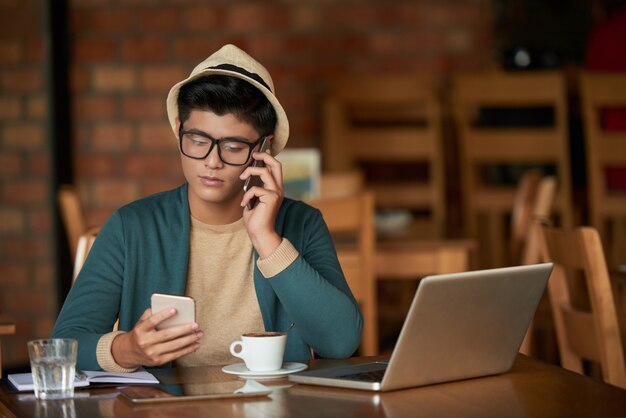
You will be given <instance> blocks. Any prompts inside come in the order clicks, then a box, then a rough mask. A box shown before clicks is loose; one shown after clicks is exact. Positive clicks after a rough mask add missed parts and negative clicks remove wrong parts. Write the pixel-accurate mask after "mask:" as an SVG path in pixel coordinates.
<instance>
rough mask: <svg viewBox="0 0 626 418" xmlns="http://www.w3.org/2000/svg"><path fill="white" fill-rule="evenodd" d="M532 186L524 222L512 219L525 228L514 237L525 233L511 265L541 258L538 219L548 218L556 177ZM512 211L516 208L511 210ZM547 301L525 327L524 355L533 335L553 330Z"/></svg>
mask: <svg viewBox="0 0 626 418" xmlns="http://www.w3.org/2000/svg"><path fill="white" fill-rule="evenodd" d="M532 176H533V177H534V174H532ZM530 181H533V182H534V181H535V179H534V178H532V179H530ZM535 189H536V190H535V191H534V193H533V196H532V198H531V199H530V204H529V205H528V206H530V210H529V213H528V214H527V215H524V217H525V218H526V220H525V222H524V225H523V226H522V225H515V222H514V223H513V224H514V225H515V226H517V227H518V228H525V230H526V232H525V233H524V234H522V233H521V231H520V232H518V233H517V234H512V235H517V237H516V238H515V239H518V240H519V239H520V237H521V236H522V235H523V236H524V238H523V240H521V241H519V242H518V245H519V247H520V248H521V251H520V253H519V254H518V258H517V261H513V262H512V263H511V264H513V265H516V264H519V265H528V264H537V263H540V262H541V260H542V255H541V245H540V231H539V227H540V222H542V221H545V220H549V219H550V217H551V214H552V205H553V202H554V196H555V194H556V179H555V178H554V176H545V177H543V178H540V180H539V182H538V183H537V185H536V187H535ZM517 212H519V211H517ZM513 213H514V214H515V213H516V211H515V210H514V212H513ZM514 218H515V216H514ZM546 302H547V301H546V300H545V298H544V299H542V301H541V302H540V304H539V306H538V308H537V312H536V314H535V318H534V319H533V321H532V323H531V324H530V326H529V327H528V331H527V332H526V336H525V338H524V341H523V342H522V346H521V348H520V352H521V353H524V354H526V355H532V354H535V353H534V351H535V350H533V343H534V341H533V340H534V334H536V333H545V334H547V333H548V332H551V331H552V324H549V323H547V321H546V319H549V314H548V311H549V307H548V304H547V303H546ZM541 351H542V350H539V353H538V354H540V355H541V354H543V353H542V352H541Z"/></svg>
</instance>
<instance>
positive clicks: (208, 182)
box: [199, 176, 224, 186]
mask: <svg viewBox="0 0 626 418" xmlns="http://www.w3.org/2000/svg"><path fill="white" fill-rule="evenodd" d="M199 177H200V181H201V182H202V184H203V185H205V186H221V185H222V184H224V180H221V179H219V178H217V177H211V176H199Z"/></svg>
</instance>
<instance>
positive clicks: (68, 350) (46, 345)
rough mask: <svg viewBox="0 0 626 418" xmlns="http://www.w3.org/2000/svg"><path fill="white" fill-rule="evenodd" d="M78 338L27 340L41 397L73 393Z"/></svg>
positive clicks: (58, 396) (65, 395)
mask: <svg viewBox="0 0 626 418" xmlns="http://www.w3.org/2000/svg"><path fill="white" fill-rule="evenodd" d="M77 350H78V341H76V340H73V339H63V338H52V339H47V340H34V341H29V342H28V355H29V356H30V367H31V372H32V374H33V383H34V386H35V396H36V397H37V398H38V399H66V398H72V397H74V374H75V373H76V352H77Z"/></svg>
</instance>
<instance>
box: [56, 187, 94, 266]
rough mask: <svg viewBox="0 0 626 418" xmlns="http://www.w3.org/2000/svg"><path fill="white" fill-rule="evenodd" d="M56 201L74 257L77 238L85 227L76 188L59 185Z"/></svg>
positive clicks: (71, 253)
mask: <svg viewBox="0 0 626 418" xmlns="http://www.w3.org/2000/svg"><path fill="white" fill-rule="evenodd" d="M57 202H58V204H59V210H60V213H61V219H62V221H63V225H64V227H65V233H66V235H67V241H68V244H69V246H70V255H71V256H72V259H74V258H75V257H76V248H77V247H78V238H79V237H80V235H81V234H82V233H83V232H85V230H86V228H87V227H86V225H85V218H84V215H83V210H82V206H81V203H80V199H79V197H78V192H77V190H76V188H75V187H74V186H71V185H69V184H63V185H61V187H60V188H59V191H58V192H57Z"/></svg>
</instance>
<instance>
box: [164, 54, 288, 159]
mask: <svg viewBox="0 0 626 418" xmlns="http://www.w3.org/2000/svg"><path fill="white" fill-rule="evenodd" d="M210 74H221V75H228V76H231V77H237V78H240V79H242V80H246V81H247V82H248V83H250V84H252V85H253V86H255V87H256V88H257V89H259V90H260V91H261V92H262V93H263V94H264V95H265V97H267V99H268V100H269V101H270V103H271V104H272V106H273V107H274V110H275V111H276V128H275V129H274V139H273V140H272V146H271V148H270V151H271V153H272V155H277V154H278V153H279V152H281V151H282V150H283V148H285V145H286V144H287V139H289V121H288V120H287V114H286V113H285V110H284V109H283V107H282V106H281V105H280V103H279V102H278V99H276V96H274V82H273V81H272V77H270V73H269V72H268V71H267V70H266V69H265V67H263V66H262V65H261V64H259V63H258V62H257V61H256V60H255V59H254V58H252V57H251V56H250V55H248V54H246V53H245V52H244V51H242V50H241V49H239V48H237V47H236V46H234V45H230V44H229V45H224V46H223V47H222V48H220V50H219V51H217V52H215V53H214V54H212V55H211V56H210V57H208V58H207V59H205V60H204V61H202V62H201V63H200V64H198V65H197V66H196V68H194V69H193V71H192V72H191V74H190V75H189V77H187V78H186V79H185V80H183V81H181V82H179V83H177V84H175V85H174V87H172V89H171V90H170V92H169V94H168V95H167V117H168V118H169V120H170V125H171V126H172V130H173V131H174V134H175V135H178V132H177V131H176V118H177V117H178V105H177V100H178V92H179V91H180V88H181V87H182V86H183V85H185V84H187V83H188V82H190V81H192V80H195V79H196V78H199V77H202V76H205V75H210Z"/></svg>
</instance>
